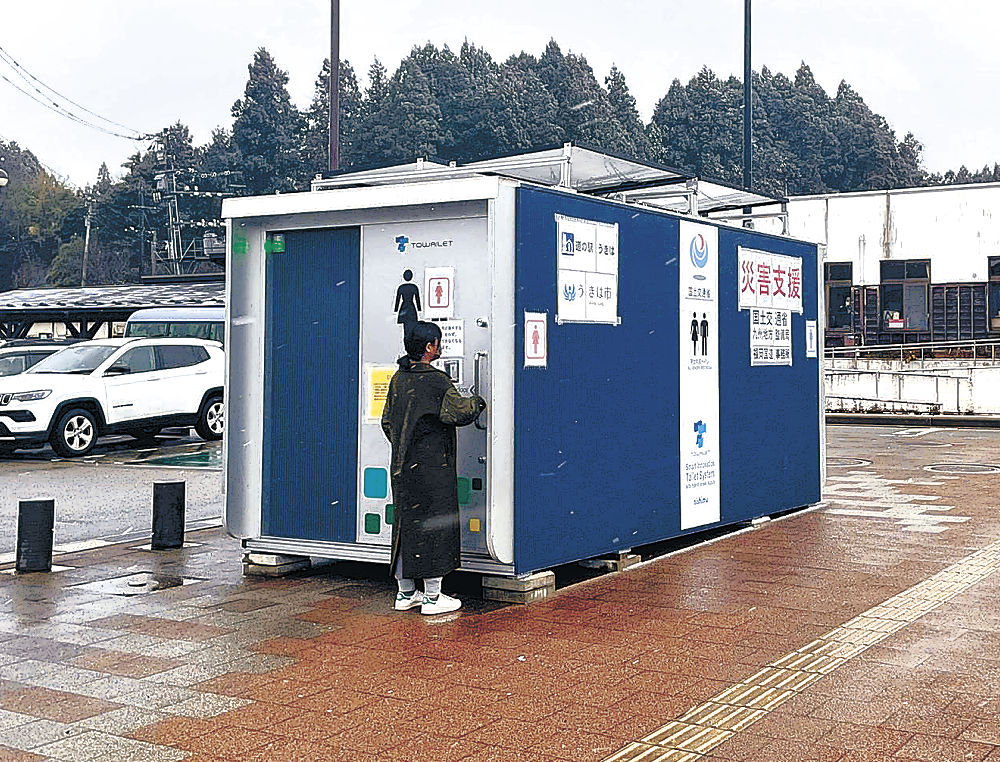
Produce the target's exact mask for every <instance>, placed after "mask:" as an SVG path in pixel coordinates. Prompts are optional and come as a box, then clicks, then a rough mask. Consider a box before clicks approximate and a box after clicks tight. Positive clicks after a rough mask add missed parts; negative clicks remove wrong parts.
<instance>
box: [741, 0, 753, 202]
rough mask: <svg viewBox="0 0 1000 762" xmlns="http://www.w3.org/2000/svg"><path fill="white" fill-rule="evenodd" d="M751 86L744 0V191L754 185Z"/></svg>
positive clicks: (747, 0) (747, 10) (747, 11)
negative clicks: (751, 151)
mask: <svg viewBox="0 0 1000 762" xmlns="http://www.w3.org/2000/svg"><path fill="white" fill-rule="evenodd" d="M752 93H753V88H752V87H751V84H750V0H743V189H744V190H750V188H751V186H752V185H753V182H752V180H753V175H752V169H753V167H752V163H751V160H752V157H751V155H750V146H751V141H752V138H753V128H752V120H753V103H752V102H751V100H752V99H751V95H752Z"/></svg>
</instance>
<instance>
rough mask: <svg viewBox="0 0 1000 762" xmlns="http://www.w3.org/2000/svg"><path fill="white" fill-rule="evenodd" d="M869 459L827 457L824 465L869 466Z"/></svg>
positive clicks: (841, 466)
mask: <svg viewBox="0 0 1000 762" xmlns="http://www.w3.org/2000/svg"><path fill="white" fill-rule="evenodd" d="M871 464H872V462H871V461H870V460H864V459H863V458H827V459H826V465H827V466H829V467H830V468H854V467H855V466H870V465H871Z"/></svg>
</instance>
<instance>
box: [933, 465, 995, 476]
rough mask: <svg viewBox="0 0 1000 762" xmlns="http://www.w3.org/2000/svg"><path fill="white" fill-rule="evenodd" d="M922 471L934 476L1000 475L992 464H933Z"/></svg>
mask: <svg viewBox="0 0 1000 762" xmlns="http://www.w3.org/2000/svg"><path fill="white" fill-rule="evenodd" d="M924 471H933V472H934V473H936V474H1000V466H996V465H993V464H992V463H934V464H933V465H930V466H924Z"/></svg>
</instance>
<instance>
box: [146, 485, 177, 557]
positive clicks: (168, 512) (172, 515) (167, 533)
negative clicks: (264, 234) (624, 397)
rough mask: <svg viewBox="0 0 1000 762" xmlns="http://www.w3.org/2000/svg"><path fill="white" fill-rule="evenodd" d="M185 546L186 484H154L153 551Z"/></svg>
mask: <svg viewBox="0 0 1000 762" xmlns="http://www.w3.org/2000/svg"><path fill="white" fill-rule="evenodd" d="M183 545H184V482H153V541H152V543H151V547H152V549H153V550H171V549H173V548H180V547H183Z"/></svg>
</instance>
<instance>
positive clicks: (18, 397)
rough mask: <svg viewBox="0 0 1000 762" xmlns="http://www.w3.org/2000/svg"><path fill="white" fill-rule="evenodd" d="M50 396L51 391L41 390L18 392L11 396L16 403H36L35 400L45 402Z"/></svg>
mask: <svg viewBox="0 0 1000 762" xmlns="http://www.w3.org/2000/svg"><path fill="white" fill-rule="evenodd" d="M50 394H52V390H51V389H39V390H38V391H35V392H18V393H17V394H12V395H10V398H11V400H12V401H14V402H34V401H35V400H43V399H45V398H46V397H48V396H49V395H50Z"/></svg>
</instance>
